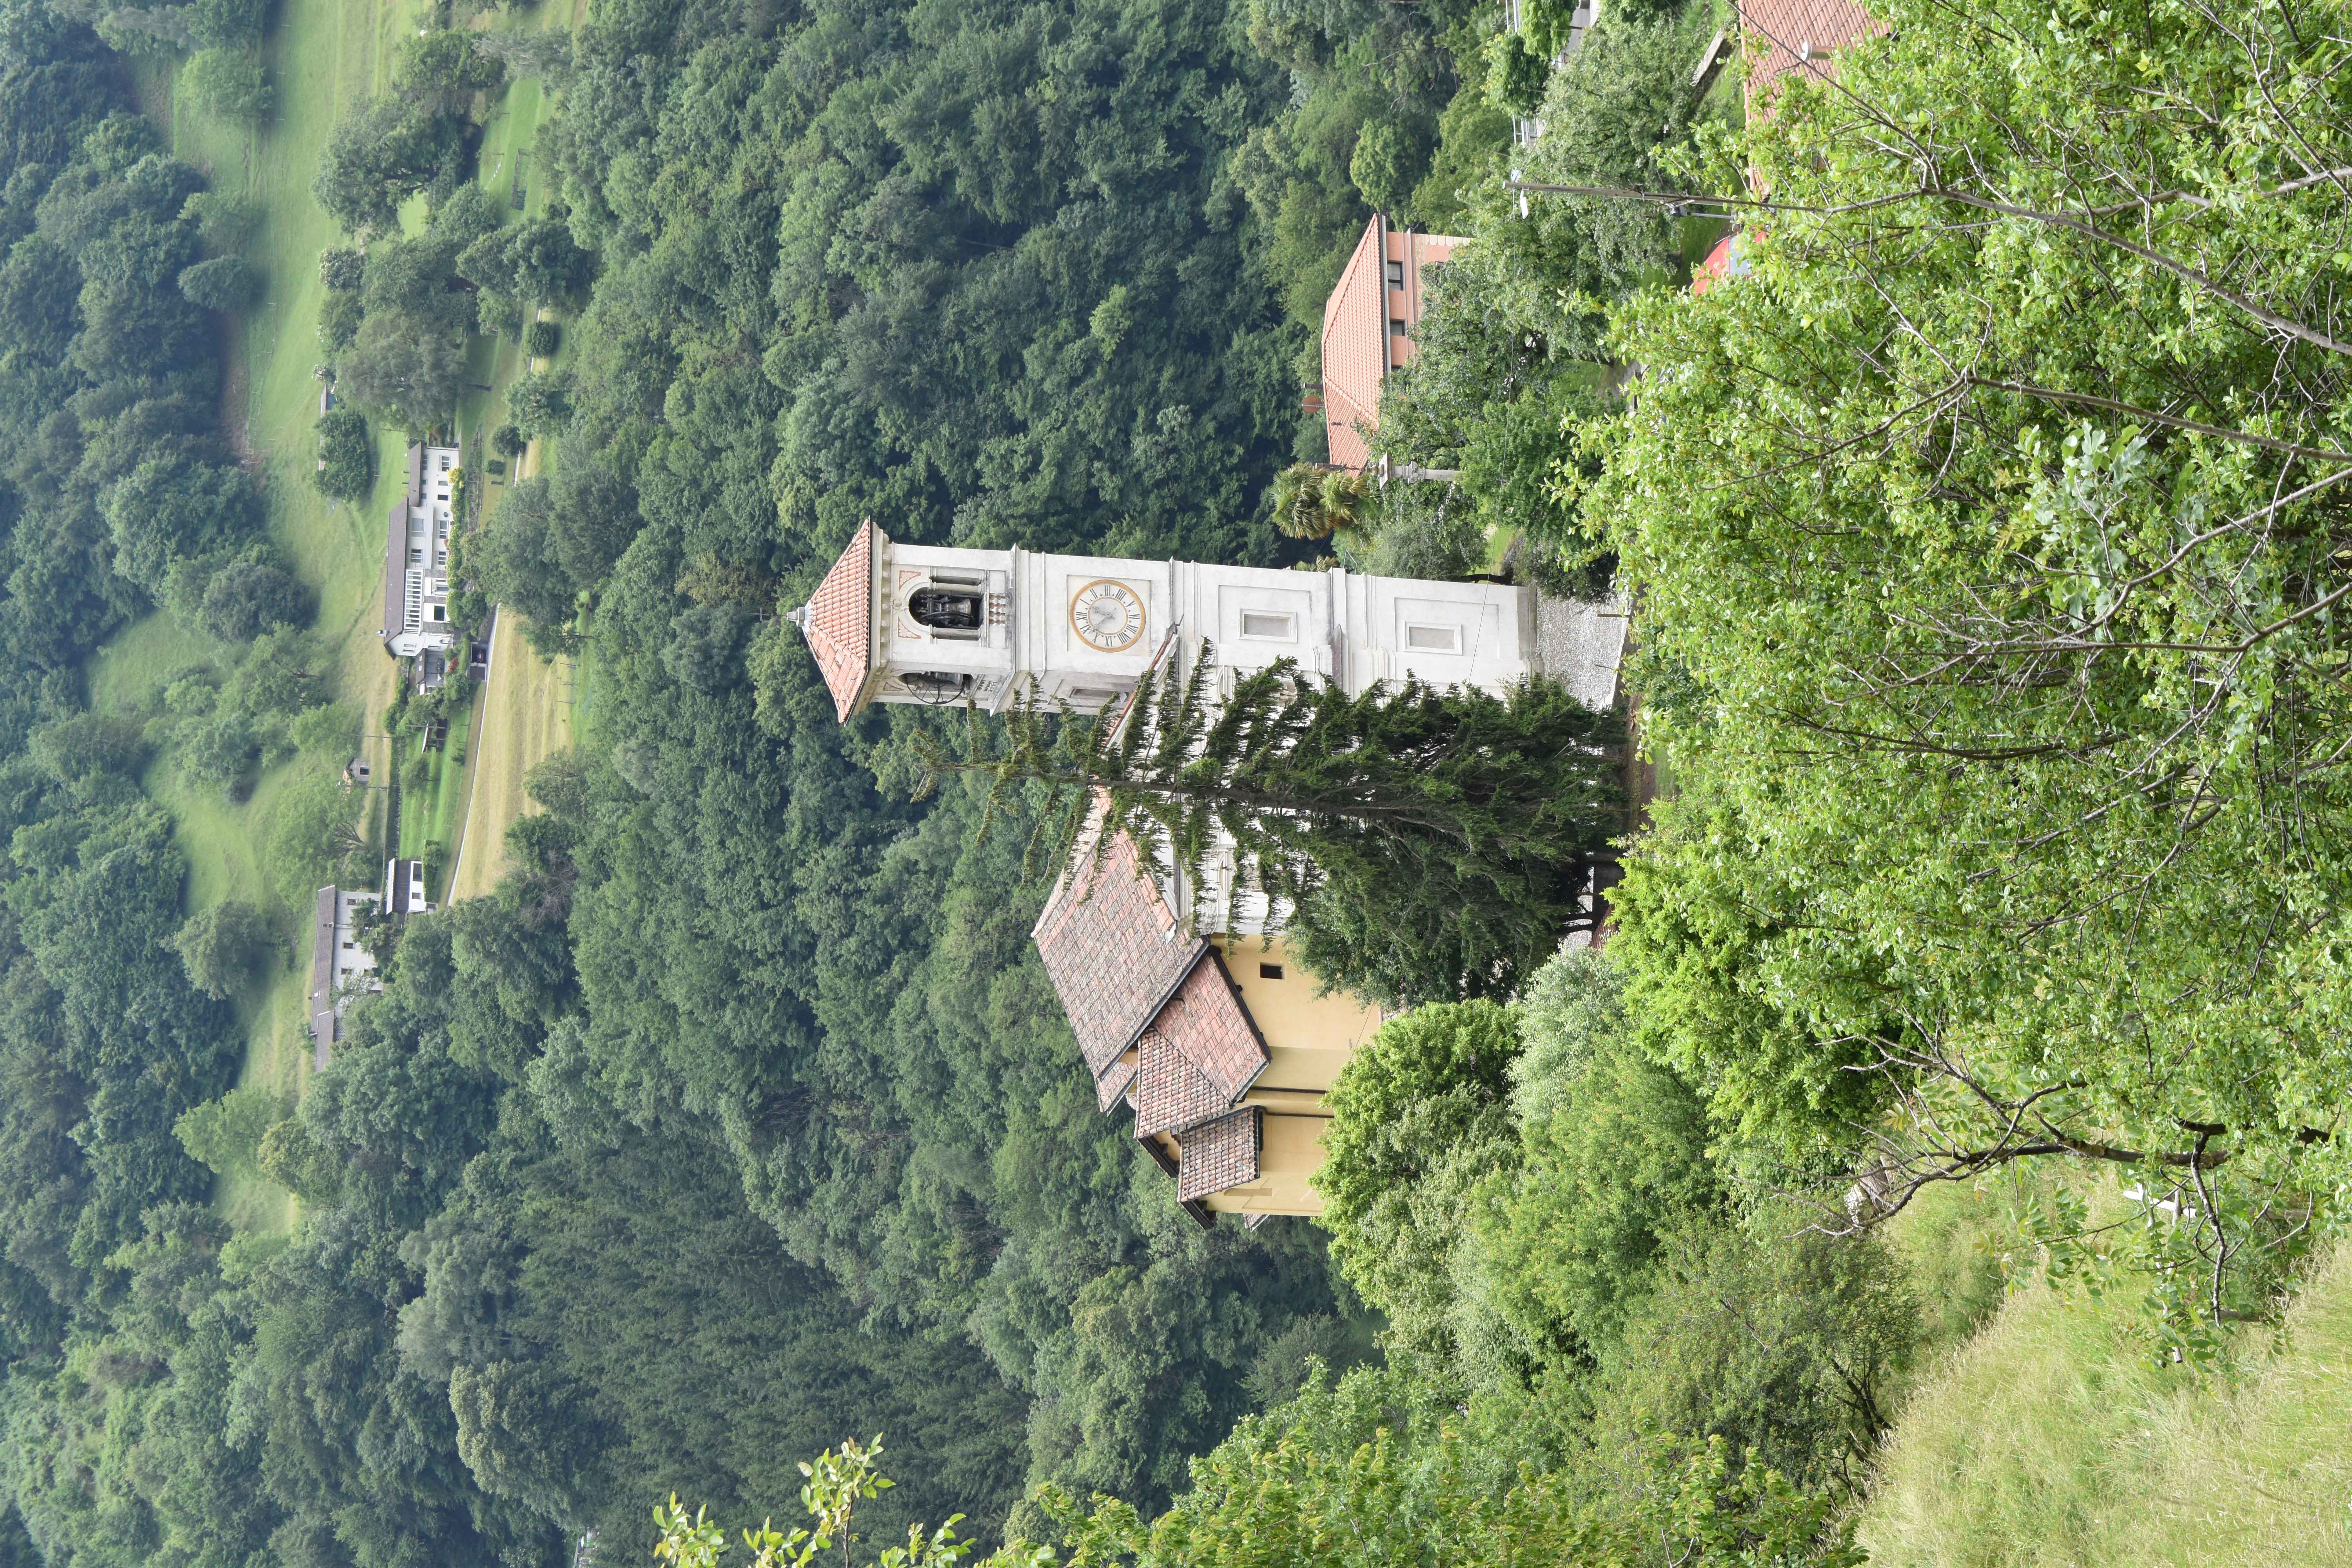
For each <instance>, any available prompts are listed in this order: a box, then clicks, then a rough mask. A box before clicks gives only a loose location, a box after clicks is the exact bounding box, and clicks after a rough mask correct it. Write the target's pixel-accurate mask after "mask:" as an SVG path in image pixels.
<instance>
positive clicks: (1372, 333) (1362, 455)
mask: <svg viewBox="0 0 2352 1568" xmlns="http://www.w3.org/2000/svg"><path fill="white" fill-rule="evenodd" d="M1468 243H1469V242H1468V241H1467V240H1465V239H1463V238H1461V237H1459V236H1456V235H1450V234H1416V233H1412V232H1410V231H1407V230H1403V229H1391V227H1389V226H1388V224H1387V222H1386V220H1384V219H1383V218H1381V216H1380V215H1379V214H1378V213H1375V214H1373V215H1372V220H1371V221H1370V223H1368V224H1366V225H1365V226H1364V233H1363V237H1361V238H1360V239H1359V240H1357V241H1356V248H1355V251H1354V252H1353V254H1351V255H1350V256H1349V258H1348V265H1347V266H1346V267H1345V268H1341V269H1340V272H1339V282H1337V283H1335V284H1333V285H1332V287H1331V297H1330V298H1329V299H1328V300H1325V301H1324V302H1323V429H1324V435H1325V436H1326V437H1328V440H1329V442H1330V447H1331V461H1333V462H1334V463H1337V464H1339V466H1340V467H1342V468H1362V467H1363V466H1364V465H1365V464H1366V463H1368V462H1370V461H1371V457H1372V454H1371V448H1370V447H1369V446H1367V445H1366V443H1365V440H1364V437H1365V435H1366V434H1367V433H1369V432H1370V431H1373V430H1376V429H1378V428H1379V427H1380V423H1381V382H1382V381H1384V380H1386V379H1387V378H1388V373H1389V370H1390V368H1391V365H1399V364H1404V363H1407V362H1409V361H1410V360H1411V359H1412V339H1411V338H1410V337H1391V335H1390V332H1389V323H1390V321H1391V320H1394V321H1403V322H1404V323H1405V324H1406V325H1407V326H1408V327H1410V326H1411V325H1412V323H1414V322H1416V321H1420V320H1421V310H1422V277H1421V269H1422V268H1424V267H1431V266H1434V265H1436V264H1437V263H1439V262H1441V261H1444V260H1445V259H1446V258H1448V257H1450V256H1452V255H1453V254H1454V247H1456V246H1459V245H1466V244H1468ZM1391 260H1393V261H1395V262H1396V263H1397V264H1398V266H1399V269H1400V271H1401V272H1402V276H1403V279H1404V281H1403V285H1402V288H1398V289H1391V288H1390V287H1389V283H1388V279H1387V278H1386V276H1384V274H1385V271H1386V264H1387V263H1388V262H1390V261H1391Z"/></svg>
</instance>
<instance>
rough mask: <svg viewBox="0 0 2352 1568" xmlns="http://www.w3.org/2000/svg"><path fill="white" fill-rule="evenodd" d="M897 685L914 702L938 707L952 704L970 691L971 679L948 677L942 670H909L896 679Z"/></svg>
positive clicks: (958, 676) (956, 676) (962, 676)
mask: <svg viewBox="0 0 2352 1568" xmlns="http://www.w3.org/2000/svg"><path fill="white" fill-rule="evenodd" d="M898 684H899V686H901V687H902V688H904V689H905V690H906V693H907V695H908V696H909V697H911V698H913V699H914V700H916V701H918V702H928V703H931V704H934V705H938V704H942V703H948V702H953V701H954V700H956V699H958V698H960V697H961V696H963V695H964V694H965V693H966V692H968V691H970V690H971V676H969V675H950V674H949V673H948V672H947V671H945V670H942V669H910V670H908V672H907V673H906V674H904V675H901V676H900V677H898Z"/></svg>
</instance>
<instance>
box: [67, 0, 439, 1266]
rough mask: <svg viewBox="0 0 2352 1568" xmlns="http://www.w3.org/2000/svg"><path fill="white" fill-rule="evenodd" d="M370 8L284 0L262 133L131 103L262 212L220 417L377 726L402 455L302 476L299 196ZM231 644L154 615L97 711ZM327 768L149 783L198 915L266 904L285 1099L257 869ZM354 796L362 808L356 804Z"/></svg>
mask: <svg viewBox="0 0 2352 1568" xmlns="http://www.w3.org/2000/svg"><path fill="white" fill-rule="evenodd" d="M399 9H401V8H387V7H383V6H380V5H375V4H372V3H370V0H286V3H285V5H283V7H282V8H281V10H280V13H279V16H278V25H277V26H276V27H275V28H274V29H273V32H272V37H271V40H270V43H269V46H268V56H269V64H270V69H271V75H272V77H273V79H274V80H275V82H276V84H277V89H278V113H277V115H276V117H275V119H274V120H273V121H272V122H271V123H270V124H269V125H268V126H267V127H266V128H264V130H263V131H261V132H244V131H237V130H232V129H228V128H225V127H222V126H219V125H215V124H213V123H210V122H209V121H205V120H204V119H203V118H201V117H200V116H197V115H195V114H193V113H191V112H187V111H185V110H183V109H181V108H180V107H178V106H177V105H176V104H175V103H174V102H173V99H172V95H171V93H170V78H169V76H168V74H166V73H163V72H160V71H155V72H150V73H148V74H147V75H146V76H145V77H143V78H142V82H141V89H142V91H141V101H142V105H143V106H144V107H145V108H146V109H147V110H148V111H149V112H150V113H152V114H153V115H155V116H156V117H157V118H158V119H161V120H168V121H169V123H170V125H171V128H172V133H173V142H174V145H175V146H176V147H177V149H178V150H179V152H180V153H181V154H182V155H183V156H184V157H186V158H188V159H190V160H191V161H193V162H194V163H197V164H198V165H199V166H201V167H203V168H205V170H206V171H207V172H208V173H209V174H210V175H211V177H212V181H213V184H214V186H215V188H216V189H219V190H223V191H227V192H232V193H235V194H236V195H240V196H242V197H245V198H247V200H249V201H250V202H252V203H253V204H255V205H256V207H257V210H258V212H259V219H258V222H257V226H256V228H255V230H254V232H253V234H252V236H251V237H250V238H249V239H248V240H247V244H246V247H245V248H246V254H247V256H248V257H249V258H252V259H253V260H255V261H256V262H257V263H258V264H259V265H260V266H262V267H263V268H265V269H266V271H267V272H268V277H269V294H268V299H267V300H265V301H264V302H263V304H262V305H261V306H260V307H258V308H257V309H256V310H254V311H252V312H250V313H249V315H248V317H247V319H246V320H245V321H242V322H240V323H239V325H238V328H237V330H236V333H235V335H234V340H233V350H232V354H231V357H230V363H229V376H228V384H227V385H226V386H225V387H224V388H223V405H224V418H225V423H226V424H227V426H229V428H230V429H231V431H232V433H233V434H234V436H235V437H236V439H237V441H238V444H239V446H240V447H241V448H242V449H243V450H244V451H245V452H246V453H247V456H248V458H249V460H250V462H251V463H252V465H253V466H254V467H255V468H257V471H258V472H259V473H260V475H261V476H262V479H263V482H264V484H265V487H266V488H267V490H268V495H269V510H270V519H271V528H272V531H274V532H275V533H276V535H277V537H278V541H279V542H281V543H282V544H283V545H284V546H285V547H286V549H287V551H288V552H289V555H290V556H291V557H292V558H293V560H294V562H295V563H296V565H297V567H298V569H299V571H300V573H301V574H302V577H303V579H304V581H305V582H306V583H308V584H310V587H311V589H312V590H313V591H314V592H315V593H316V594H317V595H318V600H319V606H320V607H319V617H318V623H317V626H318V634H319V636H320V639H321V640H322V641H323V642H324V643H325V644H327V645H328V647H331V649H332V650H333V657H334V660H335V664H336V668H337V672H338V679H337V685H338V688H339V691H340V695H341V699H342V700H344V701H345V702H347V703H349V704H350V705H351V706H352V708H353V709H354V710H357V711H360V712H362V713H365V714H367V715H369V716H371V717H373V715H374V714H376V713H379V712H381V711H382V710H383V706H384V704H385V703H386V702H387V701H389V700H390V698H391V695H392V691H393V679H394V667H393V665H392V662H391V661H390V660H389V659H387V658H385V657H384V656H383V649H382V647H380V646H379V645H378V644H377V642H376V640H375V634H376V630H377V622H378V616H377V613H376V612H377V608H378V606H379V604H380V601H379V599H378V597H377V584H378V582H379V575H378V574H379V573H380V571H381V563H382V552H383V523H382V518H383V512H384V510H386V509H387V508H388V507H389V505H390V502H391V497H392V475H393V473H394V469H395V468H396V459H397V454H398V448H397V446H396V444H395V442H394V439H393V437H391V435H390V434H389V433H384V434H383V435H382V436H381V437H380V440H381V444H382V448H383V462H382V465H381V468H382V473H381V476H380V479H379V484H378V489H377V494H376V496H375V497H374V498H373V499H372V500H370V501H368V502H367V503H365V504H363V505H360V506H357V507H353V506H350V505H344V504H341V503H335V502H330V501H329V500H326V499H325V498H324V497H322V496H320V494H319V493H318V492H317V490H316V489H314V488H313V486H312V485H311V483H310V468H311V463H312V458H313V455H314V452H315V440H314V437H313V436H312V434H311V426H312V424H313V423H314V422H315V421H316V419H317V418H318V398H319V383H318V382H317V381H316V379H315V378H314V377H313V375H312V370H313V367H314V365H315V364H316V363H317V359H318V353H317V347H316V338H315V331H316V322H317V319H318V310H319V303H320V299H321V298H322V295H323V288H322V285H321V284H320V278H319V267H318V255H319V252H320V249H322V248H324V247H326V246H328V245H329V244H331V243H332V242H333V241H334V239H335V238H336V236H335V231H334V226H333V225H332V223H331V221H330V220H329V219H328V218H327V216H326V215H325V214H324V213H322V212H320V210H319V208H318V206H317V205H316V204H315V203H313V202H312V201H311V199H310V174H311V171H312V168H313V164H314V161H315V159H316V157H317V153H318V149H319V147H320V145H321V144H322V143H323V142H324V141H325V140H326V136H327V132H328V130H329V128H330V127H331V126H332V124H333V123H334V120H335V117H336V115H337V114H338V113H339V112H340V111H341V109H342V108H343V106H344V105H346V104H347V103H349V102H350V101H352V100H354V99H356V98H358V97H360V96H362V95H364V94H365V93H367V92H369V91H371V90H373V89H375V88H376V87H377V86H378V85H380V83H381V80H382V77H383V66H384V62H385V59H386V58H387V56H386V46H387V42H388V39H389V37H391V29H392V28H393V27H394V26H395V23H396V11H397V10H399ZM232 657H233V654H232V650H230V649H228V648H226V647H223V646H222V645H219V644H217V643H215V642H214V641H213V640H212V639H210V638H208V637H204V636H203V635H202V634H200V633H197V632H194V631H193V630H191V629H189V628H187V627H185V626H180V625H178V624H177V623H175V622H174V621H173V620H172V619H171V618H170V617H169V616H164V615H162V614H156V615H151V616H148V617H146V618H145V619H144V620H142V621H140V622H139V623H137V624H136V625H134V626H131V627H129V628H127V629H125V630H124V631H123V632H121V634H119V635H118V636H117V637H114V638H113V639H112V641H111V642H110V643H109V645H108V646H107V647H105V648H103V649H101V650H100V653H99V654H98V655H97V657H96V658H95V660H94V661H93V666H92V668H91V671H90V688H91V696H92V700H93V701H95V702H96V703H97V704H98V705H99V706H100V707H101V708H106V709H110V710H115V711H125V712H136V711H142V710H152V708H153V706H154V704H155V700H156V698H157V696H158V695H159V693H160V691H161V689H162V688H163V685H164V684H165V683H166V682H167V681H168V680H169V679H170V678H171V677H172V676H173V673H174V672H176V671H178V670H180V669H183V668H187V667H189V666H192V665H199V664H212V665H214V666H215V668H220V667H223V666H225V665H226V663H227V662H228V661H229V659H230V658H232ZM337 765H339V763H338V762H336V761H333V760H329V759H325V758H315V757H314V758H308V759H299V760H297V761H294V762H291V763H284V764H281V765H280V766H278V767H277V768H275V769H272V770H271V771H270V772H269V773H266V774H265V775H264V776H263V777H262V778H261V780H260V781H259V784H257V787H256V788H255V790H254V792H253V794H252V795H251V796H250V797H249V798H248V799H247V800H246V801H244V802H242V803H233V802H231V801H229V800H227V799H226V798H225V797H224V796H223V795H221V794H220V793H219V792H218V791H217V790H214V789H210V788H202V787H200V788H190V787H187V786H185V785H183V784H180V783H179V782H178V781H177V779H176V777H175V773H174V769H173V759H172V758H171V757H170V756H169V755H168V754H167V755H165V756H163V757H159V758H158V759H157V760H156V762H155V763H154V764H153V767H152V770H151V773H150V777H149V779H148V784H149V787H150V788H151V790H152V792H153V794H154V795H156V796H157V798H158V799H160V800H162V801H163V803H164V804H165V805H168V806H170V807H171V809H172V812H173V818H174V821H175V824H176V833H177V840H178V843H179V845H180V847H181V848H182V850H183V851H184V853H185V855H186V856H187V858H188V862H189V866H190V868H191V874H190V876H189V879H188V885H187V889H186V894H185V897H186V900H187V907H188V909H189V910H191V911H193V910H197V909H201V908H204V907H205V906H207V905H209V904H211V903H214V902H215V901H217V900H221V899H224V898H232V897H234V898H242V899H246V900H249V901H252V902H254V903H256V904H258V905H260V906H262V907H264V908H266V909H271V910H274V911H275V912H276V914H277V916H278V923H279V927H280V930H281V931H282V932H283V934H284V935H285V937H286V951H285V952H284V953H283V954H281V959H280V962H279V963H278V964H276V965H275V966H274V967H273V968H272V970H271V971H270V973H268V974H267V975H266V976H264V977H263V978H262V979H261V980H260V981H258V982H257V984H255V985H254V986H253V987H251V988H249V990H248V993H247V994H246V995H243V996H241V997H239V998H238V1000H237V1007H238V1014H239V1016H240V1018H241V1019H243V1020H244V1022H245V1023H246V1025H247V1029H248V1031H249V1032H248V1036H247V1058H246V1068H245V1080H246V1081H247V1082H248V1083H259V1084H265V1085H268V1086H269V1087H271V1088H273V1089H277V1090H278V1091H279V1092H281V1093H284V1094H289V1095H291V1094H296V1093H299V1091H300V1089H301V1087H302V1085H303V1082H304V1080H305V1077H306V1075H307V1073H308V1071H309V1062H310V1048H309V1040H308V1038H307V1036H306V1034H305V1022H306V1019H305V1014H306V1011H307V1008H306V1005H305V995H304V994H305V991H306V990H307V981H308V976H307V973H305V971H304V966H303V962H302V960H303V958H304V956H305V955H306V942H307V937H308V931H307V929H306V928H304V927H303V926H302V924H301V921H300V914H301V911H300V910H299V909H298V908H296V907H294V904H295V900H293V899H291V898H289V890H288V889H284V888H280V887H278V886H275V885H274V884H273V880H272V879H271V877H270V876H269V874H268V869H269V868H268V864H267V855H266V849H265V845H266V840H267V836H268V825H269V823H270V821H271V815H272V807H273V805H274V804H275V803H276V802H277V801H278V800H279V799H280V798H282V796H283V795H284V794H285V793H286V791H287V790H288V789H289V788H290V787H292V786H293V785H294V784H296V783H297V782H298V781H299V774H300V773H302V772H303V771H305V770H311V771H318V770H331V769H332V768H334V767H336V766H337ZM362 804H366V803H364V802H362ZM224 1200H225V1202H226V1205H228V1206H229V1207H230V1208H231V1209H232V1210H233V1211H237V1212H239V1214H240V1217H242V1218H247V1219H263V1220H266V1219H267V1218H268V1215H267V1214H266V1213H264V1212H262V1211H267V1210H269V1209H272V1208H276V1209H281V1210H282V1208H283V1206H284V1205H283V1200H282V1198H281V1197H276V1196H274V1195H273V1194H272V1193H271V1192H270V1191H269V1190H265V1191H263V1192H260V1193H255V1194H246V1193H241V1192H238V1191H236V1190H235V1189H234V1188H232V1190H230V1191H228V1192H226V1193H225V1194H224Z"/></svg>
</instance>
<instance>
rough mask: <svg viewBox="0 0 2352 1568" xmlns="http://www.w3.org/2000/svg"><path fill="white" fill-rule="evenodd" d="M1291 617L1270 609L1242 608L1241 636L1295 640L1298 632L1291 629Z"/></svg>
mask: <svg viewBox="0 0 2352 1568" xmlns="http://www.w3.org/2000/svg"><path fill="white" fill-rule="evenodd" d="M1292 624H1293V623H1292V621H1291V618H1290V617H1289V616H1286V615H1281V614H1278V613H1276V612H1275V611H1272V610H1244V611H1243V612H1242V636H1244V637H1258V638H1261V639H1264V640H1265V641H1268V642H1297V640H1298V634H1297V632H1295V631H1293V630H1292V629H1291V626H1292Z"/></svg>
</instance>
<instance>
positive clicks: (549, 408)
mask: <svg viewBox="0 0 2352 1568" xmlns="http://www.w3.org/2000/svg"><path fill="white" fill-rule="evenodd" d="M507 415H508V417H509V418H510V419H512V420H513V421H514V423H515V425H516V426H517V427H518V428H520V429H521V430H522V431H524V432H525V433H527V434H529V435H532V436H538V435H543V434H547V433H551V432H553V431H557V430H561V429H562V428H563V427H564V426H567V425H569V424H571V423H572V373H571V372H570V371H565V370H551V371H548V372H545V373H544V374H539V375H527V376H524V377H523V378H522V379H521V380H520V381H518V382H516V383H515V384H513V385H512V386H510V387H509V388H507Z"/></svg>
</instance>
